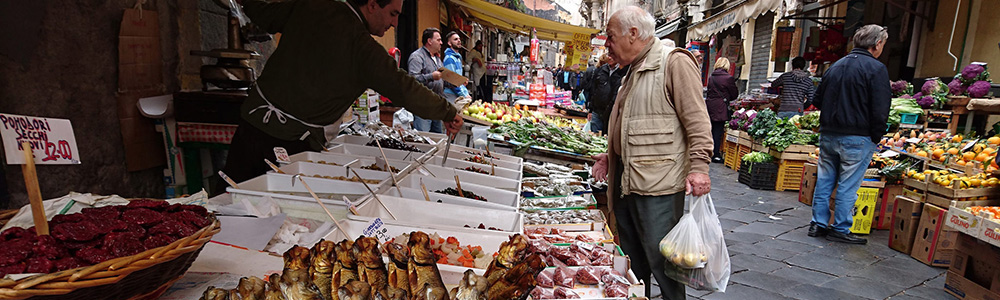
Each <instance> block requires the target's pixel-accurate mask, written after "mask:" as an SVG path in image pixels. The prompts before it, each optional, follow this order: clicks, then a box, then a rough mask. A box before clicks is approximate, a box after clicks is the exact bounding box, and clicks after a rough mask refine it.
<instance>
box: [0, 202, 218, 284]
mask: <svg viewBox="0 0 1000 300" xmlns="http://www.w3.org/2000/svg"><path fill="white" fill-rule="evenodd" d="M219 230H220V224H219V220H217V219H215V218H214V217H213V218H212V224H211V225H209V226H206V227H205V228H202V229H201V230H198V232H195V234H192V235H190V236H188V237H185V238H182V239H179V240H176V241H174V242H173V243H170V245H166V246H163V247H159V248H154V249H149V250H146V251H144V252H142V253H139V254H136V255H132V256H125V257H119V258H115V259H112V260H108V261H105V262H102V263H99V264H96V265H92V266H87V267H82V268H77V269H72V270H65V271H59V272H55V273H49V274H45V275H38V276H33V277H28V278H24V279H21V280H17V281H14V280H0V299H25V298H29V297H31V298H32V299H88V300H93V299H145V298H147V297H152V298H155V297H156V296H157V295H158V294H159V293H162V292H163V291H164V290H165V288H166V287H169V286H170V285H173V283H174V282H175V281H176V280H177V279H179V278H180V277H181V276H182V275H184V273H185V272H187V269H188V267H190V266H191V263H192V262H194V260H195V258H197V257H198V253H200V252H201V249H202V248H203V247H204V246H205V243H207V242H208V241H209V240H211V239H212V236H213V235H215V234H216V233H218V232H219Z"/></svg>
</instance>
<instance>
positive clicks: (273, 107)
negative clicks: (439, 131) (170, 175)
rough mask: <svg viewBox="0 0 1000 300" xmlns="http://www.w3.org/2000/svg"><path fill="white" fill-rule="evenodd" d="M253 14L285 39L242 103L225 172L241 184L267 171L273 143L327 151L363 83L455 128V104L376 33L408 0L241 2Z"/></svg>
mask: <svg viewBox="0 0 1000 300" xmlns="http://www.w3.org/2000/svg"><path fill="white" fill-rule="evenodd" d="M242 3H243V10H244V11H245V12H246V14H247V16H249V17H250V20H251V21H252V22H253V23H254V24H256V25H257V26H259V27H260V28H262V29H264V30H266V31H267V32H269V33H272V34H273V33H281V34H282V35H281V42H280V43H279V45H278V48H277V49H276V50H275V51H274V53H273V54H272V55H271V56H270V57H269V58H268V60H267V64H266V65H265V66H264V70H263V72H262V74H261V75H260V78H258V79H257V82H256V84H254V86H253V87H252V88H251V90H250V91H249V97H248V98H247V100H246V102H244V103H243V107H242V109H241V116H242V122H241V124H240V126H239V129H237V131H236V134H235V136H233V141H232V144H231V146H230V149H231V150H230V151H229V157H228V158H227V162H226V167H225V170H224V171H225V172H226V174H227V175H229V177H231V178H232V179H233V180H235V181H237V182H240V181H244V180H248V179H251V178H253V177H256V176H259V175H261V174H264V173H265V172H267V170H268V167H267V165H266V164H264V161H263V160H264V159H271V160H274V159H275V157H274V150H273V149H274V147H284V148H285V149H286V150H287V151H288V153H289V155H291V154H295V153H299V152H303V151H319V150H321V149H323V145H324V144H325V143H326V138H325V137H324V135H323V126H325V125H329V124H333V123H334V122H336V121H337V120H338V119H340V117H341V116H343V115H344V113H345V112H347V110H348V109H350V108H351V105H352V104H353V103H354V101H355V99H357V98H358V96H360V95H361V94H362V93H363V92H364V91H365V90H366V89H368V88H371V89H372V90H375V91H376V92H378V93H379V94H381V95H383V96H386V97H388V98H389V99H392V102H393V104H395V105H398V106H402V107H405V108H406V109H407V110H408V111H410V112H412V113H414V114H416V115H418V116H420V117H422V118H425V119H434V120H444V121H445V127H446V128H447V130H448V133H454V132H457V131H458V129H460V128H461V126H462V118H461V116H459V115H458V114H457V110H456V109H455V107H454V106H452V105H451V104H449V103H448V102H447V101H445V100H444V98H441V96H438V95H437V94H435V93H434V92H432V91H431V90H429V89H427V88H426V87H424V86H423V85H421V84H420V83H418V82H417V81H416V80H414V79H413V77H410V76H409V75H408V74H407V72H406V71H405V70H402V69H399V68H398V67H397V65H396V61H395V60H393V58H392V57H391V56H389V54H388V53H386V51H385V49H384V48H383V47H382V46H381V45H380V44H379V43H378V42H376V41H375V39H374V38H372V35H376V36H382V35H384V34H385V32H386V30H388V29H389V28H390V27H395V26H396V22H397V19H398V18H399V15H400V13H402V7H403V0H349V1H347V2H338V1H330V0H287V1H281V2H268V1H263V0H243V1H242Z"/></svg>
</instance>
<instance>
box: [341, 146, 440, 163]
mask: <svg viewBox="0 0 1000 300" xmlns="http://www.w3.org/2000/svg"><path fill="white" fill-rule="evenodd" d="M383 150H384V151H385V157H386V158H388V159H393V160H402V161H413V160H418V159H420V158H422V157H424V156H425V155H429V153H428V152H422V153H421V152H410V151H403V150H396V149H383ZM323 153H341V154H348V155H356V156H362V157H372V158H374V157H376V156H382V153H381V152H380V151H379V150H378V148H377V147H368V146H361V145H352V144H341V145H337V146H333V147H330V148H327V149H326V150H324V151H323Z"/></svg>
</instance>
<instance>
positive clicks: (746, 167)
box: [739, 162, 778, 190]
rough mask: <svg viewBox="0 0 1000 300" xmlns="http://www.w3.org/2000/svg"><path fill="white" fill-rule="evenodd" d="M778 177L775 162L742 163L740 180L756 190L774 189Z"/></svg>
mask: <svg viewBox="0 0 1000 300" xmlns="http://www.w3.org/2000/svg"><path fill="white" fill-rule="evenodd" d="M777 177H778V165H777V164H775V163H748V162H742V163H740V176H739V182H740V183H742V184H746V185H747V186H750V188H752V189H756V190H774V184H775V181H776V180H777Z"/></svg>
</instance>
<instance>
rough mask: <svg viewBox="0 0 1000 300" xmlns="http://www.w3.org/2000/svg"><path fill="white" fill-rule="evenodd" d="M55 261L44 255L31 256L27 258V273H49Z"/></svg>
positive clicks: (53, 267)
mask: <svg viewBox="0 0 1000 300" xmlns="http://www.w3.org/2000/svg"><path fill="white" fill-rule="evenodd" d="M55 267H56V263H55V262H54V261H52V260H49V259H48V258H45V257H37V256H36V257H32V258H29V259H28V267H27V269H26V270H25V271H26V272H28V273H51V272H52V270H53V269H55Z"/></svg>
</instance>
